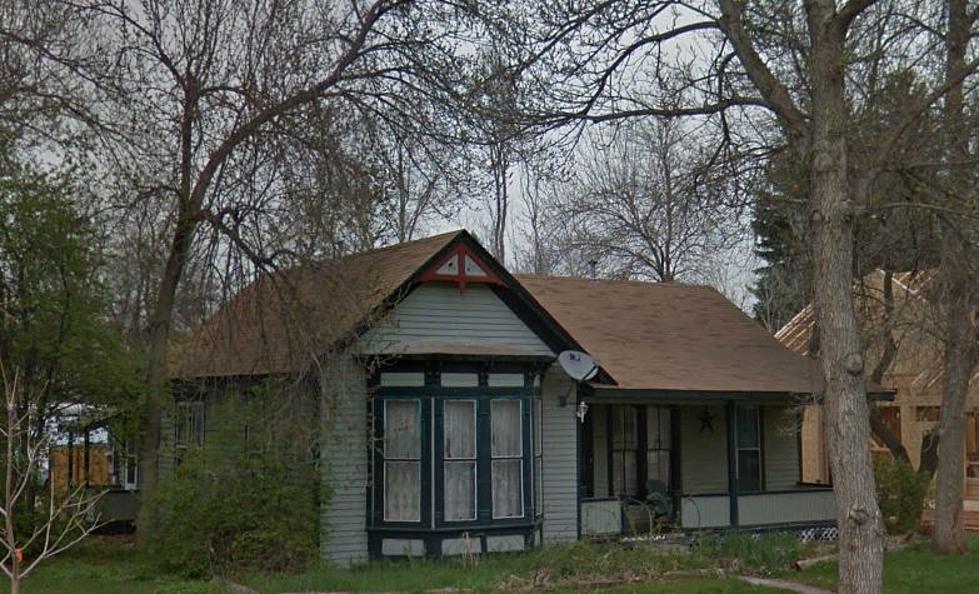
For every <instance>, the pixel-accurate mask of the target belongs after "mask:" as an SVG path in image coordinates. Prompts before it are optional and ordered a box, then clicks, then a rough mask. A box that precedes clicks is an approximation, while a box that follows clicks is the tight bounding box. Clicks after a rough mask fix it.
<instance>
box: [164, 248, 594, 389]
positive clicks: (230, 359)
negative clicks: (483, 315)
mask: <svg viewBox="0 0 979 594" xmlns="http://www.w3.org/2000/svg"><path fill="white" fill-rule="evenodd" d="M450 262H454V266H447V264H449V263H450ZM426 279H427V280H444V281H449V282H453V283H455V284H456V285H457V286H458V287H459V288H460V289H462V288H464V287H465V285H466V283H469V284H472V283H479V284H482V285H485V286H487V287H490V290H492V291H493V292H494V293H495V294H496V296H497V297H498V298H499V300H500V301H502V302H503V303H504V304H506V306H507V307H508V308H510V310H512V312H513V314H514V315H515V316H517V317H518V318H519V319H520V320H521V321H522V322H523V323H524V324H526V325H527V327H528V328H530V329H531V330H532V331H533V332H534V333H535V334H536V335H537V336H538V337H540V340H541V341H542V342H543V343H544V344H546V345H547V347H549V348H550V349H551V351H553V352H557V351H560V350H564V349H566V348H580V347H579V345H578V344H577V343H576V342H575V341H574V339H573V338H572V337H571V336H570V334H568V333H567V331H566V330H564V329H563V328H562V327H560V325H559V324H557V322H555V321H554V319H553V318H552V317H551V316H550V315H549V314H548V313H547V312H546V311H545V310H544V309H543V308H542V307H541V306H540V305H539V304H538V303H537V302H536V301H535V300H534V298H533V297H531V296H530V294H529V293H528V292H527V291H526V290H525V289H524V288H523V287H522V286H521V285H520V283H519V282H517V281H516V280H515V279H514V277H513V276H512V275H511V274H510V273H509V272H508V271H507V270H506V269H505V268H504V267H503V266H502V265H500V264H499V262H497V261H496V260H495V259H494V258H493V257H492V256H491V255H490V254H489V253H488V252H487V251H486V250H485V249H484V248H483V247H482V246H481V245H479V243H478V242H477V241H476V240H475V239H474V238H473V237H472V236H471V235H470V234H469V233H468V232H466V231H464V230H460V231H454V232H451V233H445V234H442V235H436V236H433V237H428V238H425V239H420V240H416V241H412V242H407V243H402V244H398V245H394V246H391V247H387V248H381V249H377V250H371V251H369V252H364V253H360V254H354V255H351V256H347V257H345V258H342V259H340V260H337V261H323V262H316V263H311V264H307V265H304V266H300V267H296V268H292V269H288V270H282V271H278V272H276V273H273V274H271V275H268V276H266V277H263V278H261V279H259V280H257V281H256V282H254V283H252V284H251V285H249V286H247V287H245V288H244V289H243V290H242V291H241V292H239V293H238V294H237V295H236V296H235V297H234V298H233V299H232V300H231V301H230V302H229V303H227V304H226V305H224V306H223V307H221V308H220V309H219V310H218V311H217V312H215V314H214V315H213V316H211V318H210V319H208V320H207V321H206V322H205V323H204V324H203V325H202V327H201V328H199V329H198V330H197V331H195V332H194V333H193V334H192V335H191V336H189V337H188V338H187V339H185V340H184V341H182V342H181V343H180V344H177V345H175V347H174V348H172V349H171V357H170V372H171V376H172V377H178V378H191V377H210V376H229V375H266V374H273V373H290V372H296V371H300V370H302V369H304V368H305V367H306V366H308V365H309V364H311V363H312V362H313V360H314V359H315V357H316V356H318V355H320V354H322V353H324V352H327V351H328V350H330V349H333V348H337V347H346V346H351V345H352V344H353V342H354V341H355V340H356V339H357V338H358V337H359V336H361V335H362V334H363V333H364V332H366V331H368V330H369V329H370V328H371V327H372V326H373V325H375V324H376V323H377V322H378V321H379V320H382V319H384V317H385V316H386V315H387V314H388V313H389V312H390V310H391V308H392V307H394V306H395V305H396V304H397V303H399V302H401V301H402V300H403V299H405V298H406V297H407V296H409V295H410V294H411V292H412V291H413V290H414V289H415V288H416V287H417V286H418V285H419V284H420V283H421V282H422V281H423V280H426ZM537 351H540V349H537Z"/></svg>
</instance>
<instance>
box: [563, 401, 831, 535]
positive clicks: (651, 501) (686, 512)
mask: <svg viewBox="0 0 979 594" xmlns="http://www.w3.org/2000/svg"><path fill="white" fill-rule="evenodd" d="M585 404H586V405H587V411H586V413H585V417H584V420H583V421H582V424H581V455H580V457H579V460H580V463H581V468H580V472H579V506H580V512H579V513H580V516H579V517H580V531H581V534H582V536H614V535H621V534H649V533H652V532H657V531H671V530H678V529H679V530H684V531H693V530H716V529H725V528H750V529H771V528H777V527H783V528H805V527H815V526H831V525H833V524H834V523H835V520H836V504H835V497H834V493H833V490H832V488H831V487H827V486H824V485H814V484H805V483H803V482H802V480H801V479H802V475H801V464H800V458H799V451H800V448H799V426H800V423H799V418H798V415H797V413H796V411H795V409H794V407H793V406H792V405H791V403H790V402H789V398H788V397H787V396H786V397H782V398H780V399H774V398H772V399H767V400H766V399H763V398H761V397H759V398H758V399H756V400H750V399H747V398H738V399H727V400H718V399H713V400H706V399H704V398H699V399H694V400H692V401H691V400H679V399H674V400H673V401H672V402H671V401H664V400H663V399H662V398H645V399H639V398H633V399H630V400H619V401H609V400H608V399H602V398H592V399H588V400H586V401H585Z"/></svg>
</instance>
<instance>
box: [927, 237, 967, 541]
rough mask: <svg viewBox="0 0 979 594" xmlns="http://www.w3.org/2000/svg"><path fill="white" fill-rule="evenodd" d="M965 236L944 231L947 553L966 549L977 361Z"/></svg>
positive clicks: (941, 467)
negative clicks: (970, 415)
mask: <svg viewBox="0 0 979 594" xmlns="http://www.w3.org/2000/svg"><path fill="white" fill-rule="evenodd" d="M964 252H965V250H964V249H963V246H962V240H961V239H960V238H959V237H958V234H957V233H956V232H955V230H954V229H944V230H943V234H942V265H941V268H940V270H941V274H942V277H943V279H942V280H943V281H944V283H943V287H942V290H943V294H944V295H945V299H944V305H945V369H944V371H945V384H944V390H943V393H942V407H941V416H940V418H939V429H938V433H939V437H940V440H941V441H940V443H939V447H938V469H937V476H936V479H935V485H936V497H935V527H934V534H933V538H934V546H935V550H937V551H938V552H941V553H952V554H955V553H964V552H965V551H966V547H965V525H964V518H963V516H962V496H963V489H964V484H963V482H964V479H965V475H964V468H965V434H964V429H965V405H966V399H967V397H968V393H969V380H970V379H971V377H972V374H973V371H974V369H975V366H976V355H977V353H976V328H975V320H974V319H973V315H974V311H973V298H972V291H973V287H972V286H971V285H972V282H973V281H972V278H971V275H970V274H969V272H968V270H969V266H968V265H967V264H966V260H965V259H964V258H965V253H964Z"/></svg>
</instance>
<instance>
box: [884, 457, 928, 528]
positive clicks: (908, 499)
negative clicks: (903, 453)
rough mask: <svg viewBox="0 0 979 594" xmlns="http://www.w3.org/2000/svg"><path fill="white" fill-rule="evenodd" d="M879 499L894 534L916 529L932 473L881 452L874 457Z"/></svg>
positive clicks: (885, 518)
mask: <svg viewBox="0 0 979 594" xmlns="http://www.w3.org/2000/svg"><path fill="white" fill-rule="evenodd" d="M874 475H875V476H874V478H875V482H876V484H877V500H878V502H879V504H880V512H881V515H883V517H884V525H885V526H886V528H887V531H888V532H889V533H891V534H903V533H907V532H913V531H914V530H916V529H917V528H918V525H919V524H920V522H921V512H922V511H923V510H924V507H925V499H926V497H927V496H928V490H929V487H930V486H931V476H929V475H927V474H923V473H919V472H917V471H916V470H915V469H914V467H912V466H911V464H909V463H908V462H907V461H905V460H899V459H897V458H894V457H893V456H881V457H879V458H878V459H877V460H875V461H874Z"/></svg>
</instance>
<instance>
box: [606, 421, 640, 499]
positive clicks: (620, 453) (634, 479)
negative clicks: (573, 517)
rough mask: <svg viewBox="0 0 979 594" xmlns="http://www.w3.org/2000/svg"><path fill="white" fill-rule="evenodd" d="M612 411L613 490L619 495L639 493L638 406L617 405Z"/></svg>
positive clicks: (632, 495) (627, 495)
mask: <svg viewBox="0 0 979 594" xmlns="http://www.w3.org/2000/svg"><path fill="white" fill-rule="evenodd" d="M610 412H611V413H612V490H613V492H614V494H615V495H616V496H617V497H634V496H636V495H638V494H639V465H638V458H639V421H638V419H637V416H638V415H637V412H636V407H634V406H615V407H612V408H611V411H610Z"/></svg>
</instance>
